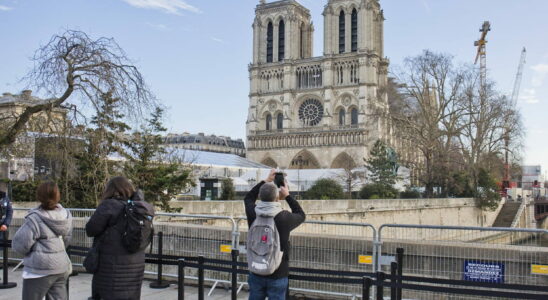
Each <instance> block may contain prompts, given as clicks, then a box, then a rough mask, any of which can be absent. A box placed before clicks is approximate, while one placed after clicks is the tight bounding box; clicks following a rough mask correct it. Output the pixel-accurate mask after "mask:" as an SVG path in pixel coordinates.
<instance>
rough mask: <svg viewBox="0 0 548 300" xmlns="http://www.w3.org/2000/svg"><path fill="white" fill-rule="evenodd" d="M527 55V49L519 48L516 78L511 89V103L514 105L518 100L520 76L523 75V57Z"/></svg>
mask: <svg viewBox="0 0 548 300" xmlns="http://www.w3.org/2000/svg"><path fill="white" fill-rule="evenodd" d="M526 56H527V50H526V49H525V47H523V50H521V58H520V59H519V65H518V72H517V73H516V80H515V81H514V90H513V91H512V98H511V101H512V102H511V103H512V106H513V107H515V106H516V103H517V102H518V97H519V89H520V87H521V78H522V77H523V66H525V57H526Z"/></svg>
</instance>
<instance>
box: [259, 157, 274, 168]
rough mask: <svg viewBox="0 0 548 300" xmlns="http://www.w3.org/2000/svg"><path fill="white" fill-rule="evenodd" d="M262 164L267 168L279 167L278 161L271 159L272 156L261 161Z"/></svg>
mask: <svg viewBox="0 0 548 300" xmlns="http://www.w3.org/2000/svg"><path fill="white" fill-rule="evenodd" d="M261 164H263V165H265V166H269V167H272V168H277V167H278V164H277V163H276V161H275V160H273V159H272V157H270V156H265V158H263V160H261Z"/></svg>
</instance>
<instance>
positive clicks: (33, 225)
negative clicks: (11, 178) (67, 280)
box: [12, 204, 72, 275]
mask: <svg viewBox="0 0 548 300" xmlns="http://www.w3.org/2000/svg"><path fill="white" fill-rule="evenodd" d="M71 236H72V215H71V214H70V212H69V211H68V210H66V209H64V208H63V206H61V205H60V204H57V207H56V208H55V209H54V210H44V209H42V208H35V209H32V210H31V211H29V213H28V215H27V216H26V217H25V222H24V223H23V225H22V226H21V228H19V230H17V232H16V233H15V236H14V237H13V244H12V246H13V249H14V250H15V251H17V252H18V253H20V254H22V255H24V256H25V258H24V259H23V264H24V265H25V268H24V270H25V271H27V272H30V273H33V274H39V275H54V274H63V273H65V272H69V271H71V270H72V264H71V261H70V258H69V256H68V254H67V252H66V247H67V246H68V244H69V242H70V239H71Z"/></svg>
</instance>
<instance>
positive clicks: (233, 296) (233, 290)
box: [230, 249, 240, 300]
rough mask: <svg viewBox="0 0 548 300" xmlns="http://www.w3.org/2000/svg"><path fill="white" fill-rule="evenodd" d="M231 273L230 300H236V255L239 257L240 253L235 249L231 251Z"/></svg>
mask: <svg viewBox="0 0 548 300" xmlns="http://www.w3.org/2000/svg"><path fill="white" fill-rule="evenodd" d="M231 254H232V263H233V265H232V273H231V286H230V288H231V299H232V300H236V299H238V266H237V265H236V263H237V262H238V255H240V251H238V250H236V249H232V252H231Z"/></svg>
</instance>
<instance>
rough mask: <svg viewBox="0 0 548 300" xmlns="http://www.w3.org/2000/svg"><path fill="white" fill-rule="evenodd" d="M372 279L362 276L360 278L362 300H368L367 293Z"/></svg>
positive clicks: (369, 293) (368, 293)
mask: <svg viewBox="0 0 548 300" xmlns="http://www.w3.org/2000/svg"><path fill="white" fill-rule="evenodd" d="M372 284H373V281H372V280H371V278H369V277H366V276H364V277H363V278H362V300H369V295H371V285H372Z"/></svg>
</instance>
